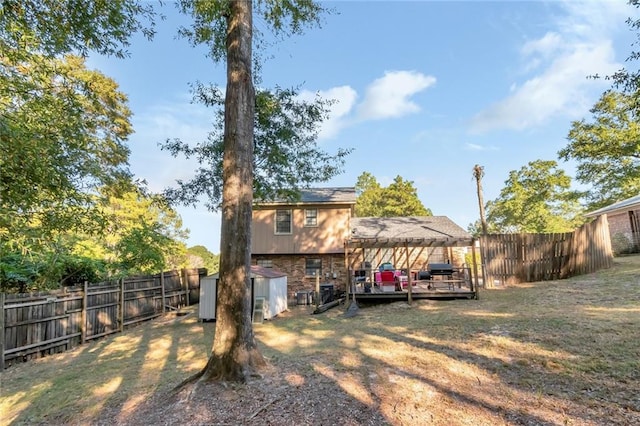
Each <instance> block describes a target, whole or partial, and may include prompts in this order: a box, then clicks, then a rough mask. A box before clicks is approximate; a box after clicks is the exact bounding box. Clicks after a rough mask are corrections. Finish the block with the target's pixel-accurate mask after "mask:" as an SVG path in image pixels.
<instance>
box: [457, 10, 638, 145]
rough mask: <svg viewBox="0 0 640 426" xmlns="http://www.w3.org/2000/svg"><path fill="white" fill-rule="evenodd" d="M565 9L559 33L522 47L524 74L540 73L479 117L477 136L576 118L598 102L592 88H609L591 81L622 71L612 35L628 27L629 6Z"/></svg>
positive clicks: (558, 24)
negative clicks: (500, 130)
mask: <svg viewBox="0 0 640 426" xmlns="http://www.w3.org/2000/svg"><path fill="white" fill-rule="evenodd" d="M620 3H622V2H620ZM614 4H615V5H614ZM562 6H563V12H564V15H563V17H562V18H560V19H558V20H557V21H555V29H554V30H553V31H547V32H546V33H545V34H544V36H542V37H540V38H538V39H534V40H530V41H528V42H526V43H525V44H524V45H523V46H522V48H521V54H522V59H523V72H524V73H529V72H532V71H533V70H536V71H537V73H536V74H535V75H533V76H530V77H529V78H528V79H527V80H525V81H523V82H521V83H512V84H511V85H510V90H509V93H510V94H509V96H508V97H506V98H504V99H502V100H500V101H498V102H496V103H494V104H493V105H490V106H489V107H488V108H486V109H485V110H483V111H481V112H479V113H478V114H476V115H475V116H474V117H473V119H472V120H471V127H470V130H471V131H472V132H474V133H482V132H487V131H490V130H496V129H512V130H523V129H526V128H531V127H535V126H539V125H542V124H544V123H545V122H547V121H548V120H549V119H550V118H552V117H556V116H565V117H568V118H572V119H573V118H577V117H579V116H580V115H581V114H584V113H585V112H586V111H588V109H589V107H590V106H591V104H592V103H593V102H594V101H595V99H593V92H592V89H593V88H594V87H595V86H596V85H597V86H598V92H599V91H601V89H603V88H604V87H606V84H607V83H606V82H605V81H600V82H594V81H593V80H589V79H588V78H587V77H588V76H590V75H595V74H599V75H607V74H611V73H613V72H614V71H616V70H617V69H619V68H620V67H621V64H619V63H618V62H616V60H615V52H614V49H613V47H612V41H611V37H612V35H611V32H612V31H613V30H614V28H616V26H620V25H621V24H622V23H623V22H624V19H625V18H624V16H625V14H626V13H628V12H629V9H628V7H627V8H624V7H620V6H619V5H618V4H617V2H586V3H583V2H571V1H569V2H566V3H563V4H562ZM623 6H624V5H623Z"/></svg>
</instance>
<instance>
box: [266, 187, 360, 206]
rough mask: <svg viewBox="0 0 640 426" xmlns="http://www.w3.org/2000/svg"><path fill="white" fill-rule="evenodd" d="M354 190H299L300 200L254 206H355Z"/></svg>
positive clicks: (352, 188) (346, 188)
mask: <svg viewBox="0 0 640 426" xmlns="http://www.w3.org/2000/svg"><path fill="white" fill-rule="evenodd" d="M355 203H356V189H355V188H354V187H352V186H349V187H335V188H307V189H301V190H300V198H299V199H298V200H294V201H291V200H275V201H267V202H260V201H256V204H265V205H269V204H280V205H296V204H355Z"/></svg>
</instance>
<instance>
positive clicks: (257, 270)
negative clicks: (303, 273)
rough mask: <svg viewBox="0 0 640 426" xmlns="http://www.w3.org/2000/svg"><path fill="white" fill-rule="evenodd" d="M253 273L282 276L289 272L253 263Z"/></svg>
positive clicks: (265, 275)
mask: <svg viewBox="0 0 640 426" xmlns="http://www.w3.org/2000/svg"><path fill="white" fill-rule="evenodd" d="M251 275H254V276H255V275H259V276H261V277H264V278H280V277H285V276H286V275H287V274H285V273H284V272H281V271H278V270H277V269H272V268H265V267H264V266H259V265H251Z"/></svg>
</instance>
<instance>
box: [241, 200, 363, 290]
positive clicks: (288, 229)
mask: <svg viewBox="0 0 640 426" xmlns="http://www.w3.org/2000/svg"><path fill="white" fill-rule="evenodd" d="M355 204H356V191H355V188H353V187H342V188H318V189H307V190H302V191H301V194H300V199H299V200H298V201H296V202H288V201H274V202H266V203H256V204H255V205H254V207H253V223H252V231H251V260H252V263H253V264H257V265H260V266H263V267H266V268H276V269H278V270H280V271H283V272H286V273H287V276H288V278H287V280H288V285H289V297H290V298H293V297H294V295H295V294H296V292H297V291H301V290H312V289H314V288H315V284H316V277H318V276H319V277H320V281H321V283H323V284H325V283H328V284H334V286H335V287H336V288H338V287H341V288H345V283H346V282H347V281H348V275H347V271H346V268H345V257H344V242H345V240H346V239H347V238H348V237H349V232H350V220H351V217H352V216H353V212H354V207H355Z"/></svg>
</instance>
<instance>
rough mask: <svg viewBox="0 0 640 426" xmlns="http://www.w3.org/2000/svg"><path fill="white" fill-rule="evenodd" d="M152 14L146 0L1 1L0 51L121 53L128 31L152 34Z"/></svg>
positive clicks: (127, 42)
mask: <svg viewBox="0 0 640 426" xmlns="http://www.w3.org/2000/svg"><path fill="white" fill-rule="evenodd" d="M155 16H156V13H155V11H154V8H153V5H152V4H151V3H147V2H141V1H135V0H118V1H90V2H87V1H86V0H3V1H2V4H1V5H0V47H1V49H0V50H1V51H2V52H3V54H7V53H8V52H12V53H13V54H14V55H15V54H16V53H19V54H29V53H32V52H40V53H42V54H44V55H47V56H55V55H58V54H63V53H69V52H77V53H79V54H81V55H82V56H86V54H87V53H89V51H94V52H97V53H100V54H103V55H115V56H117V57H124V56H126V55H127V51H126V47H127V46H128V45H129V37H130V36H131V35H132V34H134V33H136V32H138V31H140V32H142V33H143V34H145V35H146V36H147V37H148V38H150V37H151V36H153V34H154V23H153V19H154V17H155Z"/></svg>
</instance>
